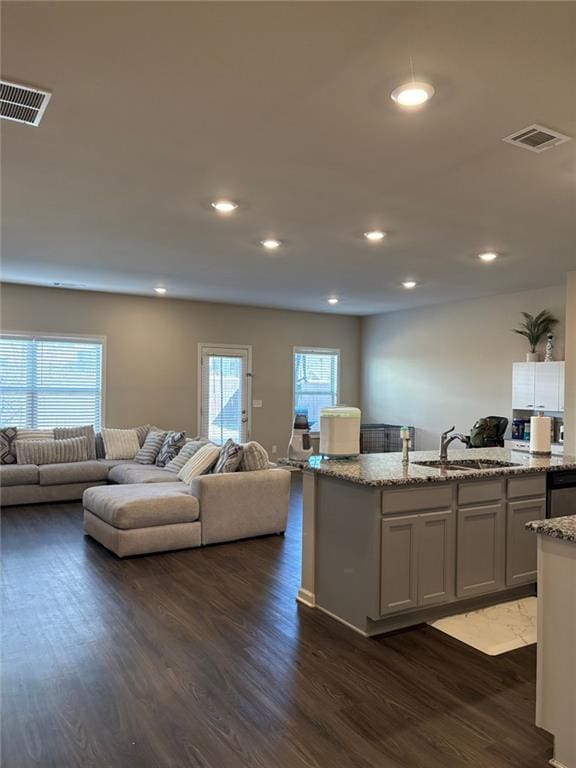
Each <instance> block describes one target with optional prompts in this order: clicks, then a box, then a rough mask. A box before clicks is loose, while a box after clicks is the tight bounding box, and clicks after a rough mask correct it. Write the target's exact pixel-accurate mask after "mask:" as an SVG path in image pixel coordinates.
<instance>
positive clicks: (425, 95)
mask: <svg viewBox="0 0 576 768" xmlns="http://www.w3.org/2000/svg"><path fill="white" fill-rule="evenodd" d="M433 95H434V88H433V87H432V86H431V85H430V84H429V83H422V82H416V81H414V80H413V81H412V82H409V83H404V85H399V86H398V88H395V89H394V90H393V91H392V93H391V94H390V96H391V98H392V100H393V101H395V102H396V104H399V105H400V106H401V107H420V106H422V104H425V103H426V102H427V101H428V99H430V98H432V96H433Z"/></svg>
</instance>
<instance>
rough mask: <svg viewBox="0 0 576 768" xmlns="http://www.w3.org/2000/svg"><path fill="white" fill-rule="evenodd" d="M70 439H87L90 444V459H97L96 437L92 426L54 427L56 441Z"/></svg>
mask: <svg viewBox="0 0 576 768" xmlns="http://www.w3.org/2000/svg"><path fill="white" fill-rule="evenodd" d="M69 437H85V438H86V441H87V443H88V459H95V458H96V436H95V435H94V427H93V426H92V424H87V425H86V426H85V427H54V438H55V439H56V440H66V439H67V438H69Z"/></svg>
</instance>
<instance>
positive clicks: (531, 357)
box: [526, 352, 540, 363]
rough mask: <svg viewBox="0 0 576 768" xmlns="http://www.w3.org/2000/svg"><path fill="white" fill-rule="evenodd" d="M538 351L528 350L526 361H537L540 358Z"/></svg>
mask: <svg viewBox="0 0 576 768" xmlns="http://www.w3.org/2000/svg"><path fill="white" fill-rule="evenodd" d="M539 357H540V356H539V354H538V352H526V362H527V363H537V362H538V358H539Z"/></svg>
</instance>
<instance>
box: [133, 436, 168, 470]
mask: <svg viewBox="0 0 576 768" xmlns="http://www.w3.org/2000/svg"><path fill="white" fill-rule="evenodd" d="M167 434H168V433H167V432H148V434H147V435H146V439H145V440H144V445H143V446H142V448H140V450H139V451H138V453H137V454H136V456H134V461H135V462H136V463H137V464H154V462H155V461H156V457H157V456H158V453H159V452H160V448H162V446H163V445H164V440H166V435H167Z"/></svg>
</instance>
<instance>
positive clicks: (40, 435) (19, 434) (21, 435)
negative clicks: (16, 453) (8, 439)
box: [16, 427, 54, 440]
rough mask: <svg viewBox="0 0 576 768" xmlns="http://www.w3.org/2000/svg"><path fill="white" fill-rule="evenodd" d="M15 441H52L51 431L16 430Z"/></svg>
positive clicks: (52, 433) (52, 432) (52, 431)
mask: <svg viewBox="0 0 576 768" xmlns="http://www.w3.org/2000/svg"><path fill="white" fill-rule="evenodd" d="M16 440H54V430H53V429H20V427H18V429H17V430H16Z"/></svg>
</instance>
